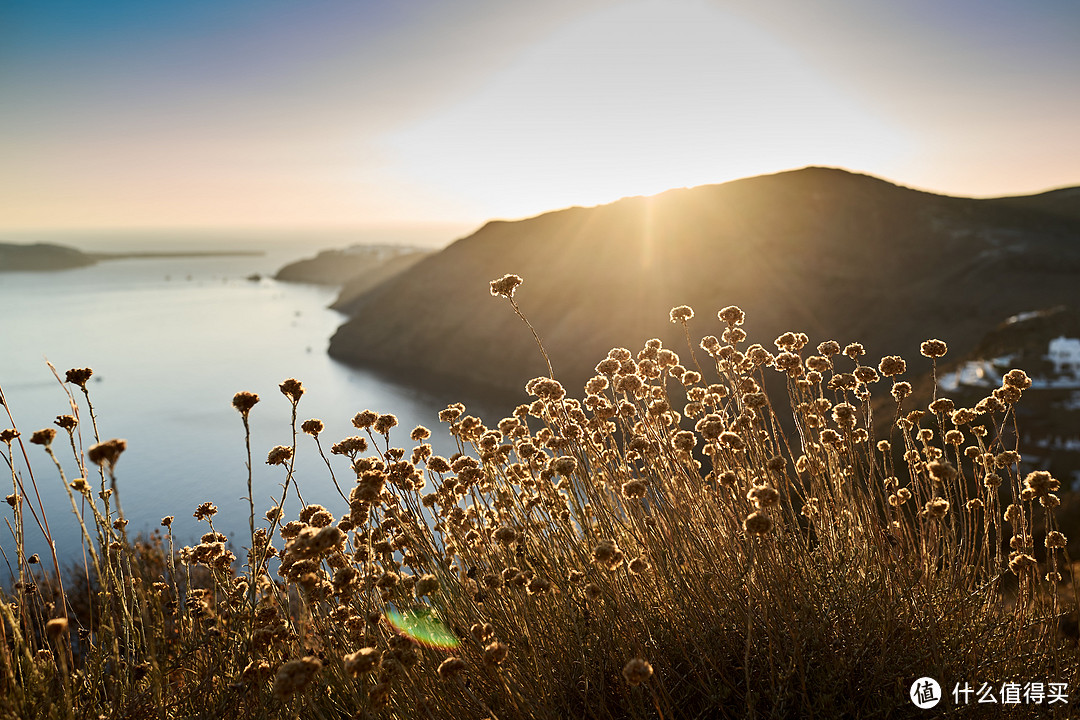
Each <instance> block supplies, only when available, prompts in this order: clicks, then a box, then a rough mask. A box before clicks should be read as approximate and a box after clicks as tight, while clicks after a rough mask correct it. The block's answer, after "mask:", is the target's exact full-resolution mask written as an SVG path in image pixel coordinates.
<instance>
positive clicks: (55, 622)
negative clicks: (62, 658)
mask: <svg viewBox="0 0 1080 720" xmlns="http://www.w3.org/2000/svg"><path fill="white" fill-rule="evenodd" d="M67 629H68V620H67V618H53V619H52V620H50V621H49V622H47V623H45V634H46V635H48V636H49V639H50V640H52V641H53V642H56V640H57V639H58V638H59V637H60V636H61V635H63V634H64V633H66V632H67Z"/></svg>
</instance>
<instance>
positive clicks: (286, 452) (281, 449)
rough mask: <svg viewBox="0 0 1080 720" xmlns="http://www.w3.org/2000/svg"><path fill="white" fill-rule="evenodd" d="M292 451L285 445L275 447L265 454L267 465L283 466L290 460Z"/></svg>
mask: <svg viewBox="0 0 1080 720" xmlns="http://www.w3.org/2000/svg"><path fill="white" fill-rule="evenodd" d="M292 456H293V449H292V448H291V447H287V446H285V445H277V446H275V447H273V448H271V450H270V452H269V453H267V454H266V464H267V465H284V464H286V463H287V462H289V460H291V459H292Z"/></svg>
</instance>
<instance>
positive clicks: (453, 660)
mask: <svg viewBox="0 0 1080 720" xmlns="http://www.w3.org/2000/svg"><path fill="white" fill-rule="evenodd" d="M509 277H517V276H516V275H514V276H509ZM519 280H520V278H519ZM509 292H510V293H512V292H513V288H511V289H510V290H509ZM492 294H497V295H502V294H503V293H496V292H495V289H494V288H492ZM506 297H510V295H506ZM465 667H466V666H465V661H464V660H462V659H461V658H459V657H448V658H446V659H445V660H443V661H442V663H441V664H440V665H439V677H441V678H442V679H443V680H453V679H454V678H456V677H458V676H459V675H461V673H463V672H464V671H465Z"/></svg>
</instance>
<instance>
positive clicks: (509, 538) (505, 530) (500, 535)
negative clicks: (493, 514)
mask: <svg viewBox="0 0 1080 720" xmlns="http://www.w3.org/2000/svg"><path fill="white" fill-rule="evenodd" d="M517 535H518V534H517V530H515V529H514V528H512V527H509V526H507V525H503V526H502V527H500V528H499V529H498V530H496V531H495V539H496V540H498V541H499V542H501V543H502V544H503V545H510V544H511V543H513V542H514V541H515V540H517Z"/></svg>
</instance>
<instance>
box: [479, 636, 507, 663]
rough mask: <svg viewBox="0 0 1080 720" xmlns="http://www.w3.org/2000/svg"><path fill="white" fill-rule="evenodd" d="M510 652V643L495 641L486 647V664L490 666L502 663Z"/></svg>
mask: <svg viewBox="0 0 1080 720" xmlns="http://www.w3.org/2000/svg"><path fill="white" fill-rule="evenodd" d="M509 653H510V646H509V645H506V644H504V643H501V642H498V641H495V642H493V643H491V644H490V645H488V646H487V647H485V648H484V664H485V665H487V666H488V667H490V666H492V665H500V664H502V662H503V660H506V656H507V655H508V654H509Z"/></svg>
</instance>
